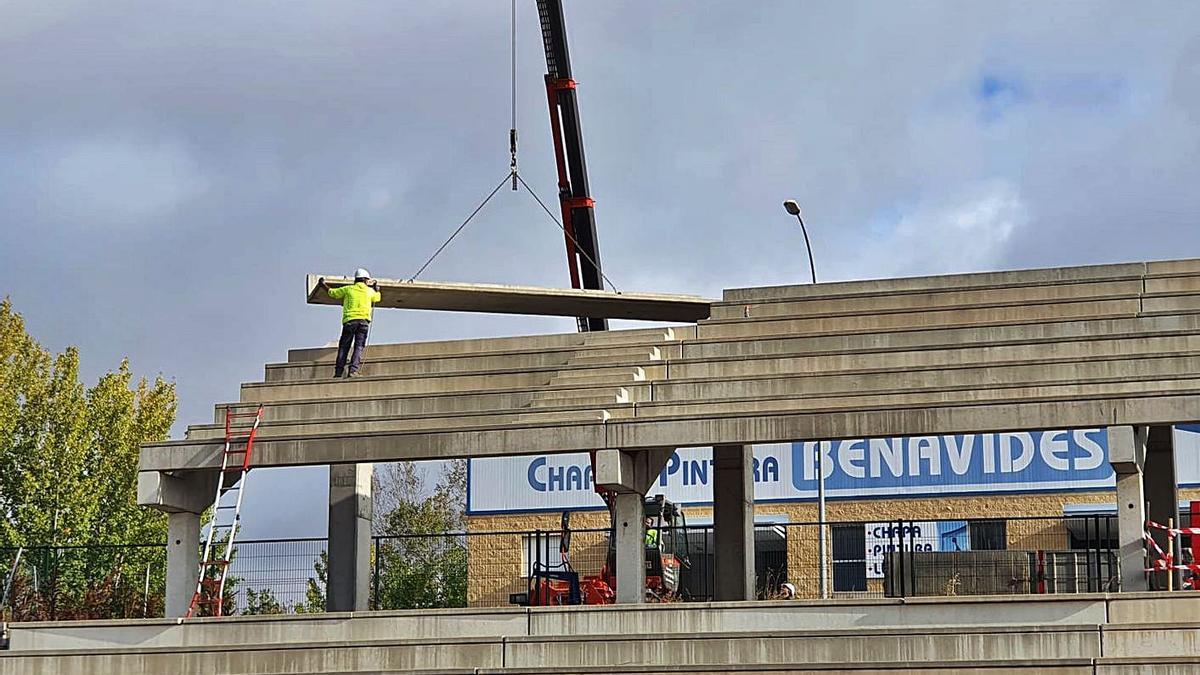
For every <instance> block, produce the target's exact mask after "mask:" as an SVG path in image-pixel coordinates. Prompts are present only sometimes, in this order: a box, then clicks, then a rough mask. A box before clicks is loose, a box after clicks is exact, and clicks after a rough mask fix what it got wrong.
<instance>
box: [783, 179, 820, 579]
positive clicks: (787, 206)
mask: <svg viewBox="0 0 1200 675" xmlns="http://www.w3.org/2000/svg"><path fill="white" fill-rule="evenodd" d="M783 209H784V210H785V211H787V212H788V213H789V214H791V215H793V216H796V220H798V221H800V231H801V232H803V233H804V248H805V249H807V250H808V270H809V272H811V273H812V282H813V283H814V284H815V283H817V266H816V264H814V263H813V254H812V244H810V243H809V241H808V228H806V227H804V218H802V217H801V215H800V205H799V204H797V203H796V200H795V199H789V200H787V201H785V202H784V203H783ZM813 448H814V450H815V451H816V453H817V528H818V535H817V536H818V537H819V539H818V541H817V556H818V557H819V558H820V559H821V597H822V598H828V597H829V556H828V555H827V554H826V553H827V552H826V550H825V539H826V537H825V454H824V453H823V452H821V443H820V441H818V442H817V443H815V444H814V445H813Z"/></svg>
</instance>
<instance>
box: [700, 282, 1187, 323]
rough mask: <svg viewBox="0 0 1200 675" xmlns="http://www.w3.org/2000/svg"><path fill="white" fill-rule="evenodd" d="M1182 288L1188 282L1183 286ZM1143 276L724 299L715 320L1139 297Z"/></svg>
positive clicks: (714, 313)
mask: <svg viewBox="0 0 1200 675" xmlns="http://www.w3.org/2000/svg"><path fill="white" fill-rule="evenodd" d="M1178 286H1179V288H1180V290H1183V289H1186V285H1184V284H1179V285H1178ZM1143 290H1144V289H1143V288H1142V280H1141V279H1140V278H1136V279H1124V280H1120V281H1100V282H1082V283H1074V284H1062V285H1045V286H1042V285H1038V286H1029V285H1024V286H1015V287H999V288H986V289H966V290H964V289H949V290H927V291H918V292H913V293H893V294H886V293H885V294H882V295H878V294H874V293H868V294H865V295H843V296H841V297H832V298H831V297H825V296H818V297H812V298H783V299H771V300H763V301H744V302H724V301H722V302H719V303H716V304H714V305H713V311H712V318H713V319H737V318H754V319H762V318H768V317H786V316H793V317H794V316H847V315H851V314H866V313H870V314H891V313H897V312H911V311H912V310H913V308H915V307H921V308H929V309H979V308H984V307H1008V306H1016V305H1035V304H1046V303H1054V302H1064V301H1072V302H1080V301H1089V300H1102V299H1119V298H1137V297H1140V296H1141V295H1142V293H1143Z"/></svg>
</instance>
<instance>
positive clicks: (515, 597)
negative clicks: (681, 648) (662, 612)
mask: <svg viewBox="0 0 1200 675" xmlns="http://www.w3.org/2000/svg"><path fill="white" fill-rule="evenodd" d="M645 515H646V519H647V521H649V522H648V524H647V526H646V531H647V533H648V534H647V536H646V540H645V554H646V555H645V561H646V598H647V599H648V600H651V601H654V602H670V601H671V600H673V599H674V598H676V597H678V596H679V595H681V584H680V581H681V576H682V572H683V570H684V569H686V568H687V567H688V566H689V561H688V553H689V546H688V537H687V517H686V516H685V515H684V513H683V510H682V509H680V508H679V506H678V505H676V504H674V503H672V502H669V501H667V499H666V498H664V497H663V496H662V495H657V496H655V497H647V498H646V502H645ZM570 517H571V514H570V513H564V514H563V515H562V530H561V532H560V533H559V546H558V551H559V562H552V561H551V560H550V555H549V553H550V551H549V545H550V534H549V533H547V534H545V535H540V536H536V537H535V538H534V541H533V542H532V544H533V545H532V551H530V553H531V554H532V558H533V559H532V560H531V561H530V569H529V586H528V588H527V590H526V591H525V592H524V593H513V594H512V595H510V596H509V602H510V603H513V604H517V605H526V606H534V607H545V606H557V605H581V604H582V605H609V604H612V603H613V602H614V601H615V600H616V588H617V579H616V552H617V550H616V537H615V536H614V532H613V529H612V527H610V528H609V530H608V545H607V549H608V552H607V555H606V556H605V562H604V566H603V567H601V568H600V573H599V574H596V575H587V576H580V575H579V572H578V571H576V570H575V566H574V565H573V564H572V562H571V526H570V523H571V518H570Z"/></svg>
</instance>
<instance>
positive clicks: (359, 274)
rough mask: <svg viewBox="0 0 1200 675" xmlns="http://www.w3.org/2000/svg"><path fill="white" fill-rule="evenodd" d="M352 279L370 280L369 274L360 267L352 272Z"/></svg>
mask: <svg viewBox="0 0 1200 675" xmlns="http://www.w3.org/2000/svg"><path fill="white" fill-rule="evenodd" d="M354 278H355V279H370V278H371V273H370V272H368V271H367V270H366V269H364V268H362V267H360V268H358V269H356V270H354Z"/></svg>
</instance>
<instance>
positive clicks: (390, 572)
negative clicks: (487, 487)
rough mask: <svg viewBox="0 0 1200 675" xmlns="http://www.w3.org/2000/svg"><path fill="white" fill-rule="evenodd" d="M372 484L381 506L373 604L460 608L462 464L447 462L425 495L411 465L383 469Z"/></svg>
mask: <svg viewBox="0 0 1200 675" xmlns="http://www.w3.org/2000/svg"><path fill="white" fill-rule="evenodd" d="M380 474H381V475H379V476H378V479H377V482H376V493H377V495H378V499H379V501H378V502H377V503H379V504H381V505H382V506H383V508H384V511H383V513H382V516H381V517H379V518H378V519H377V521H376V522H377V525H378V531H379V534H381V535H384V537H385V538H383V539H380V540H379V541H380V545H379V548H378V550H377V551H376V552H375V555H376V556H377V558H378V560H377V565H376V567H377V568H378V569H379V577H380V578H379V581H378V589H379V592H378V597H377V598H376V599H375V600H376V606H378V607H380V608H382V609H417V608H429V607H463V606H465V605H466V602H467V548H466V541H465V537H464V535H462V534H461V532H462V531H463V530H464V528H465V526H466V513H465V507H466V486H467V480H466V476H467V468H466V462H465V461H463V460H457V461H452V462H447V463H446V464H445V466H444V468H443V471H442V473H441V475H440V476H439V478H438V481H437V483H436V484H435V485H434V486H433V489H432V490H431V491H427V490H426V489H425V485H424V481H423V480H422V477H421V473H420V471H419V469H418V468H417V466H416V465H414V464H412V463H400V464H394V465H387V466H386V467H384V468H383V471H381V472H380Z"/></svg>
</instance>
